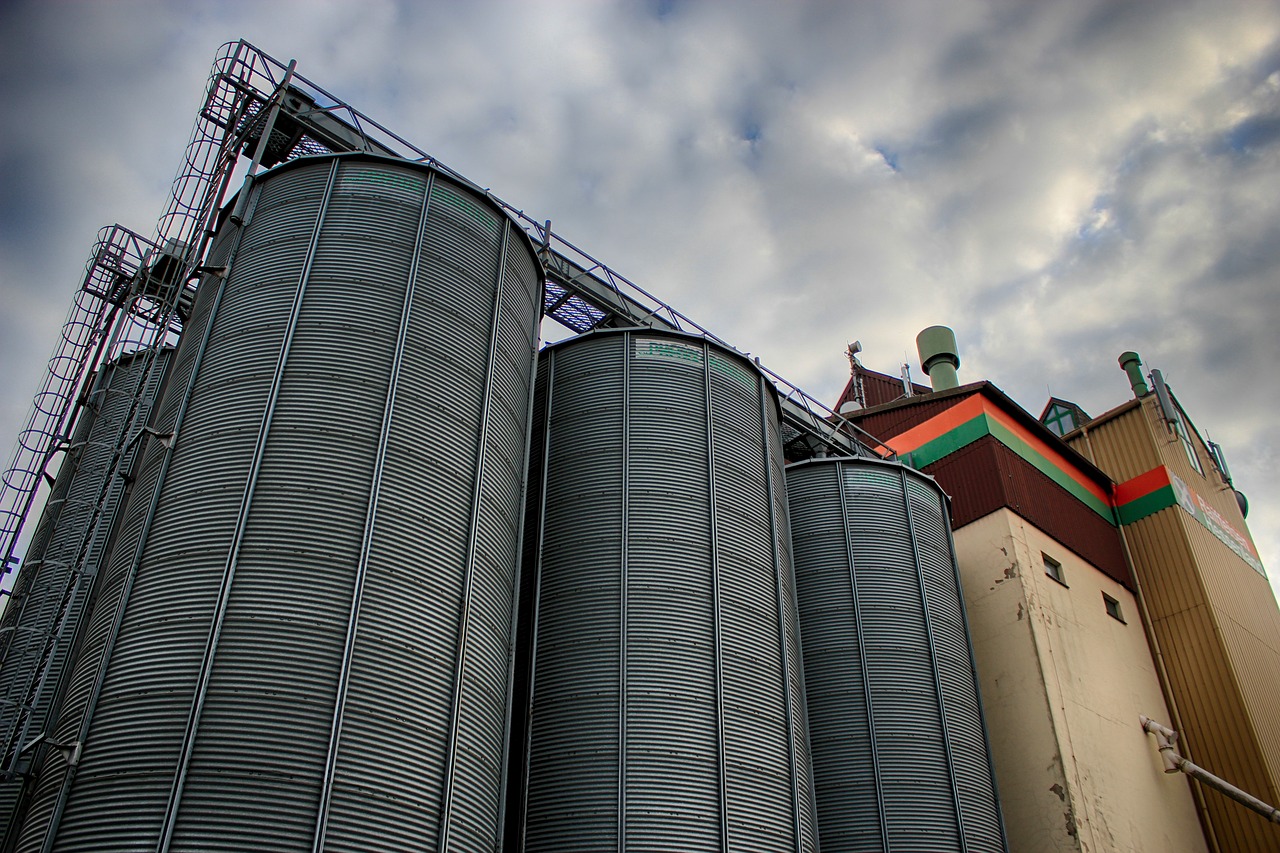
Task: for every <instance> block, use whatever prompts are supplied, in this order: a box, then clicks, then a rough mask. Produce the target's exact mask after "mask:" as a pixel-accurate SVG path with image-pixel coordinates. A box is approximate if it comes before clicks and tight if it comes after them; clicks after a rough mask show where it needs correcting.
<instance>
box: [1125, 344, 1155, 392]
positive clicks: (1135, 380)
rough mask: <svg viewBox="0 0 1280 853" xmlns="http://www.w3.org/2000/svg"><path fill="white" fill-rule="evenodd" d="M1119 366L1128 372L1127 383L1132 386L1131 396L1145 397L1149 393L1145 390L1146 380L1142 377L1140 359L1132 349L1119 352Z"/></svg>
mask: <svg viewBox="0 0 1280 853" xmlns="http://www.w3.org/2000/svg"><path fill="white" fill-rule="evenodd" d="M1119 360H1120V367H1121V368H1122V369H1123V370H1124V372H1125V373H1127V374H1129V385H1130V387H1132V388H1133V396H1135V397H1145V396H1147V394H1149V393H1151V392H1150V391H1148V390H1147V383H1146V380H1145V379H1143V378H1142V359H1141V358H1139V357H1138V354H1137V353H1136V352H1133V351H1132V350H1130V351H1128V352H1122V353H1120V359H1119Z"/></svg>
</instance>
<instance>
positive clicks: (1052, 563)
mask: <svg viewBox="0 0 1280 853" xmlns="http://www.w3.org/2000/svg"><path fill="white" fill-rule="evenodd" d="M1040 559H1041V560H1042V561H1044V573H1045V574H1046V575H1048V576H1049V577H1051V578H1053V579H1054V580H1056V581H1057V582H1058V583H1060V584H1062V585H1063V586H1066V585H1067V578H1066V576H1065V575H1063V573H1062V564H1061V563H1059V562H1058V561H1057V560H1055V559H1053V557H1050V556H1049V555H1048V554H1045V553H1044V552H1041V554H1040Z"/></svg>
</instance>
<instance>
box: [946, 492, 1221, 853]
mask: <svg viewBox="0 0 1280 853" xmlns="http://www.w3.org/2000/svg"><path fill="white" fill-rule="evenodd" d="M955 541H956V552H957V558H958V561H959V564H960V575H961V580H962V583H963V587H964V596H965V605H966V609H967V611H968V617H969V627H970V631H971V633H972V635H973V644H974V655H975V658H976V660H977V666H978V676H979V680H980V684H981V689H982V700H983V711H984V713H985V715H986V721H987V728H988V730H989V733H990V738H991V750H992V757H993V760H994V763H995V770H996V780H997V783H998V784H999V787H1000V799H1001V803H1002V805H1003V809H1004V817H1005V823H1006V827H1007V829H1008V834H1009V848H1010V850H1011V851H1013V852H1014V853H1038V851H1080V853H1098V851H1150V852H1151V853H1157V851H1158V853H1179V852H1180V851H1186V852H1187V853H1201V851H1205V850H1206V849H1207V848H1206V845H1205V842H1204V837H1203V834H1202V831H1201V828H1200V823H1199V820H1198V818H1197V817H1196V810H1195V805H1194V802H1193V800H1192V796H1191V790H1190V788H1189V785H1188V782H1187V780H1186V778H1185V777H1183V776H1182V775H1180V774H1177V775H1166V774H1165V773H1164V772H1163V769H1162V766H1161V762H1160V757H1159V754H1158V753H1157V751H1156V749H1155V744H1154V740H1153V739H1151V736H1150V735H1147V734H1146V733H1144V732H1143V731H1142V729H1141V727H1140V725H1139V723H1138V717H1139V715H1140V714H1146V715H1147V716H1149V717H1152V718H1153V719H1156V720H1159V721H1161V722H1165V723H1167V722H1168V720H1169V715H1168V711H1167V710H1166V708H1165V703H1164V699H1163V697H1162V695H1161V692H1160V686H1159V682H1158V680H1157V677H1156V672H1155V665H1154V663H1153V661H1152V658H1151V653H1150V651H1149V647H1148V644H1147V640H1146V636H1145V634H1144V633H1143V629H1142V623H1141V621H1140V618H1139V614H1138V605H1137V602H1136V601H1135V599H1134V597H1133V595H1132V594H1131V593H1129V592H1128V591H1127V590H1126V589H1125V588H1124V587H1123V586H1121V585H1120V584H1118V583H1116V582H1115V581H1113V580H1111V579H1110V578H1108V577H1107V576H1106V575H1104V574H1103V573H1102V572H1100V571H1098V570H1097V569H1095V568H1094V567H1093V566H1091V565H1089V564H1088V563H1085V562H1084V561H1083V560H1082V559H1080V558H1079V557H1078V556H1076V555H1075V554H1073V553H1072V552H1070V551H1068V550H1067V549H1065V548H1064V547H1063V546H1062V545H1060V544H1059V543H1057V542H1056V541H1054V540H1053V539H1050V538H1049V537H1048V536H1046V535H1044V534H1043V533H1041V532H1040V531H1039V530H1038V529H1036V528H1035V527H1032V526H1031V525H1029V524H1027V523H1026V522H1025V521H1024V520H1023V519H1021V518H1020V517H1019V516H1017V515H1015V514H1014V513H1012V512H1010V511H1008V510H1000V511H998V512H995V513H992V514H991V515H988V516H986V517H984V518H982V519H979V520H978V521H976V522H973V523H971V524H968V525H965V526H964V527H963V528H961V529H959V530H957V531H956V532H955ZM1042 554H1048V555H1049V556H1050V557H1052V558H1053V559H1055V560H1057V561H1058V562H1059V563H1061V565H1062V568H1063V573H1064V579H1065V581H1066V585H1065V586H1064V585H1062V584H1059V583H1058V582H1056V581H1055V580H1053V579H1052V578H1050V577H1048V576H1047V575H1046V574H1045V570H1044V565H1043V561H1042V556H1041V555H1042ZM1103 593H1106V594H1107V595H1109V596H1110V597H1111V598H1113V599H1114V600H1115V601H1117V602H1118V603H1119V605H1120V610H1121V615H1122V616H1123V617H1124V619H1125V622H1120V621H1117V620H1116V619H1114V618H1112V617H1111V616H1110V615H1108V614H1107V612H1106V608H1105V606H1104V600H1103Z"/></svg>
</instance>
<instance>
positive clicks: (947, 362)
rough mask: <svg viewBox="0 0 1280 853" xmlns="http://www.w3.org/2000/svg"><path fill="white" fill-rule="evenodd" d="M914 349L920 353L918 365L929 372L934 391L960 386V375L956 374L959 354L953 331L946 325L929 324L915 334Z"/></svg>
mask: <svg viewBox="0 0 1280 853" xmlns="http://www.w3.org/2000/svg"><path fill="white" fill-rule="evenodd" d="M916 351H917V352H919V353H920V366H921V367H923V368H924V372H925V373H927V374H929V384H931V385H932V386H933V390H934V391H946V390H947V389H949V388H958V387H959V386H960V377H958V376H956V368H957V367H959V366H960V355H959V353H958V352H957V347H956V333H955V332H953V331H951V330H950V329H949V328H947V327H946V326H930V327H929V328H927V329H925V330H924V331H923V332H921V333H920V334H918V335H916Z"/></svg>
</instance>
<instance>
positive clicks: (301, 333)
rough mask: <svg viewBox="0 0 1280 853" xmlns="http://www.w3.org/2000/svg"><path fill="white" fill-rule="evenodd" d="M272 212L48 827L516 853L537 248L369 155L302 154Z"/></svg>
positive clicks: (228, 245) (103, 833)
mask: <svg viewBox="0 0 1280 853" xmlns="http://www.w3.org/2000/svg"><path fill="white" fill-rule="evenodd" d="M245 210H246V215H247V221H246V222H245V224H244V227H243V230H242V232H240V231H239V229H237V227H236V225H235V223H234V222H232V221H230V220H228V222H227V223H226V224H225V225H224V233H223V235H222V236H221V238H220V245H219V246H218V247H217V248H216V252H215V254H216V256H217V257H216V258H215V259H214V260H213V261H211V263H210V265H211V266H216V265H217V264H218V263H219V262H222V263H227V262H229V270H228V272H227V274H226V276H225V278H224V277H219V276H217V275H210V276H207V277H206V279H205V281H204V282H203V283H202V285H201V287H200V290H199V293H198V296H197V300H196V304H195V306H194V307H193V313H192V316H191V318H190V320H189V322H188V323H187V327H186V330H185V332H184V336H183V340H182V342H181V344H180V346H179V351H178V355H177V361H176V363H175V369H174V377H173V379H172V380H171V381H170V390H169V392H167V394H166V396H165V398H164V401H163V404H162V410H161V412H160V415H159V418H160V423H161V424H162V425H169V426H171V427H172V428H174V429H176V433H177V435H176V439H175V441H174V442H173V448H172V451H171V452H170V451H167V450H166V449H164V448H160V447H153V448H152V450H154V451H155V452H154V453H153V452H151V451H150V450H149V451H148V459H147V460H146V462H145V464H144V470H143V471H142V472H141V474H140V481H139V485H138V488H137V489H136V490H135V498H134V500H132V501H131V503H130V506H129V517H128V518H126V519H125V522H124V529H123V530H122V534H121V542H120V545H119V546H118V547H117V549H116V552H115V554H114V555H113V559H112V561H111V565H110V569H109V576H108V577H107V578H106V582H107V584H108V585H109V588H110V590H111V595H110V597H111V599H112V600H113V601H114V602H115V604H114V605H113V606H112V607H110V608H108V607H101V608H98V609H95V612H94V615H93V622H94V624H93V625H92V626H91V631H92V632H94V633H93V642H94V644H95V645H94V646H93V648H92V649H91V650H90V651H91V652H92V654H87V655H84V656H82V659H81V661H80V663H79V664H78V666H77V670H76V673H75V675H74V678H73V680H74V681H75V683H74V684H73V690H77V691H79V692H78V693H77V696H79V697H81V698H79V699H78V700H77V701H78V705H79V707H80V708H81V709H82V712H81V713H80V715H79V719H78V720H77V722H76V725H77V726H78V727H79V729H78V731H79V733H80V734H81V736H84V753H83V758H82V760H81V762H80V765H79V767H78V768H77V769H75V770H74V771H73V772H69V773H67V774H65V775H62V777H61V778H56V779H55V778H54V774H48V777H47V778H46V779H42V780H41V786H42V787H41V792H40V795H39V797H40V799H39V802H37V806H38V807H39V808H40V809H41V810H42V811H41V814H40V815H39V816H37V817H38V819H37V820H35V821H29V822H28V826H27V827H25V828H24V838H23V841H24V844H26V845H27V846H26V847H25V848H24V849H31V850H35V849H39V845H40V843H41V840H42V837H43V835H44V834H45V832H46V829H47V828H48V827H50V826H52V830H51V833H52V834H51V837H52V838H53V839H54V840H55V842H56V843H55V845H54V849H57V850H89V849H94V850H98V849H105V848H111V849H141V848H143V847H145V848H146V849H155V850H196V849H199V850H302V849H306V850H312V849H315V850H319V849H324V850H329V851H338V850H359V851H362V852H363V851H403V850H410V849H432V850H435V849H440V850H445V849H447V850H459V851H462V850H475V851H480V850H483V851H486V853H491V851H492V850H493V849H495V846H496V844H497V837H498V824H499V821H500V820H501V815H500V813H501V777H502V759H503V749H504V733H505V722H506V714H507V700H508V680H509V677H510V674H509V660H510V643H511V624H512V608H513V587H514V582H515V574H516V566H517V560H518V552H519V542H518V538H519V530H520V523H521V490H522V484H523V478H524V472H525V455H526V447H527V441H528V420H529V414H528V412H529V401H530V394H531V384H532V377H533V366H534V357H535V351H536V343H537V325H538V319H539V307H540V298H541V269H540V265H539V262H538V260H537V257H536V254H535V253H534V250H533V246H532V244H531V243H530V241H529V240H528V238H527V236H526V235H525V234H524V232H523V231H521V230H520V229H518V228H516V227H515V226H514V225H513V223H512V222H511V220H510V219H509V217H507V216H506V215H505V214H504V213H503V211H502V210H501V209H500V208H498V207H497V206H496V205H494V204H493V203H492V202H490V201H489V200H488V199H487V198H486V197H485V196H484V195H483V194H482V193H480V192H477V191H474V190H472V189H471V188H469V187H467V186H465V185H463V184H461V183H459V182H457V181H455V180H453V179H451V178H450V177H448V176H446V175H444V174H443V173H440V172H438V171H437V170H435V169H433V168H430V167H428V166H424V165H420V164H414V163H408V162H405V161H398V160H390V159H384V158H377V157H372V156H367V155H341V156H333V157H321V158H304V159H300V160H296V161H293V162H292V163H289V164H286V165H284V166H281V167H279V168H277V169H274V170H272V171H271V172H268V173H266V174H265V175H264V176H262V177H261V178H260V179H259V180H258V181H257V182H256V183H255V186H254V188H253V191H252V196H251V197H250V198H249V199H248V204H247V206H246V208H245ZM161 428H164V427H163V426H162V427H161ZM144 493H145V494H144ZM153 495H154V500H153ZM76 734H77V732H76V731H75V730H72V729H70V728H69V729H68V730H67V732H66V735H64V736H69V737H71V738H74V737H76Z"/></svg>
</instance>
